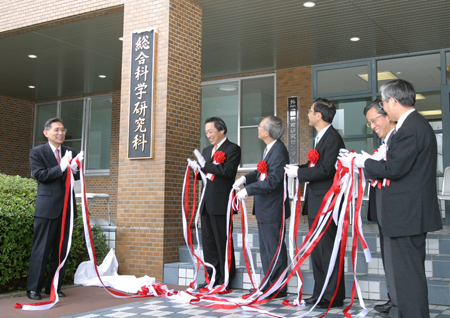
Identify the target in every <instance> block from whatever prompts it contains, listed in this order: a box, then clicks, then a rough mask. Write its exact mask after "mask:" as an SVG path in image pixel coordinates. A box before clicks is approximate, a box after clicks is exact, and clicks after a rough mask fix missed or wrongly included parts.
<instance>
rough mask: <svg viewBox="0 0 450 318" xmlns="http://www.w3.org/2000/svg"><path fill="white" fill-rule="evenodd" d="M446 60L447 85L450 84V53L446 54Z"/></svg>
mask: <svg viewBox="0 0 450 318" xmlns="http://www.w3.org/2000/svg"><path fill="white" fill-rule="evenodd" d="M445 60H446V61H447V62H446V64H447V65H446V70H447V85H448V84H450V52H447V54H445Z"/></svg>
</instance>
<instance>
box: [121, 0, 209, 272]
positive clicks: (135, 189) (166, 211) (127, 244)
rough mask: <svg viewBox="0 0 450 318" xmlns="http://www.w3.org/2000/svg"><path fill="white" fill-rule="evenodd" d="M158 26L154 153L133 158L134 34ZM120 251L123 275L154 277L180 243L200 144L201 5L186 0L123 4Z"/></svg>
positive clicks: (175, 257) (175, 254)
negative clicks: (186, 188)
mask: <svg viewBox="0 0 450 318" xmlns="http://www.w3.org/2000/svg"><path fill="white" fill-rule="evenodd" d="M152 28H156V29H157V33H156V37H155V58H154V88H153V89H154V92H153V97H154V98H153V116H154V120H153V136H154V137H153V138H154V142H153V158H151V159H139V160H130V159H128V155H127V153H128V151H127V149H128V118H129V108H130V105H129V95H130V74H131V71H130V65H131V60H130V59H131V48H132V43H131V42H132V41H131V33H132V32H136V31H143V30H150V29H152ZM123 37H124V39H123V57H122V89H121V92H122V96H121V110H120V141H119V143H120V145H119V172H118V197H117V232H116V256H117V259H118V261H119V273H120V274H129V275H136V276H137V277H141V276H143V275H148V276H153V277H156V280H157V281H162V279H163V272H164V268H163V267H164V263H170V262H176V261H178V247H179V246H180V245H182V244H183V235H182V222H181V191H182V183H183V178H184V172H185V170H186V163H187V162H186V158H193V154H192V151H193V150H194V149H195V148H198V147H199V143H200V104H201V47H202V46H201V44H202V42H201V41H202V9H201V8H200V7H199V6H197V5H195V4H193V3H191V2H189V1H186V0H158V1H153V0H145V1H137V0H127V1H125V2H124V35H123Z"/></svg>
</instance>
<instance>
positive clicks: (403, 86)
mask: <svg viewBox="0 0 450 318" xmlns="http://www.w3.org/2000/svg"><path fill="white" fill-rule="evenodd" d="M380 92H381V98H382V99H383V100H384V101H388V100H389V99H390V98H391V97H392V98H394V99H396V100H397V101H398V103H399V104H400V105H402V106H405V107H408V106H414V104H415V103H416V91H415V89H414V86H413V85H412V84H411V83H410V82H408V81H405V80H402V79H396V80H392V81H389V82H387V83H385V84H383V85H381V87H380Z"/></svg>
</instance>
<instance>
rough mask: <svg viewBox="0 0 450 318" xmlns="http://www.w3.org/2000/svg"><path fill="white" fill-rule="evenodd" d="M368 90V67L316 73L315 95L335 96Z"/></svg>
mask: <svg viewBox="0 0 450 318" xmlns="http://www.w3.org/2000/svg"><path fill="white" fill-rule="evenodd" d="M368 89H369V75H368V66H367V65H362V66H354V67H345V68H336V69H329V70H323V71H318V72H317V94H318V95H319V96H320V95H327V94H337V93H345V92H356V91H367V90H368Z"/></svg>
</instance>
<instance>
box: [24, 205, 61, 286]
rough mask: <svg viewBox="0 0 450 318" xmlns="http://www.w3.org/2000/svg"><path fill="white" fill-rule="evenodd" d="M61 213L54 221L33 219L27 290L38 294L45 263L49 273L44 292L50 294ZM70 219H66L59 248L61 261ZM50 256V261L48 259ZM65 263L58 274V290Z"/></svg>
mask: <svg viewBox="0 0 450 318" xmlns="http://www.w3.org/2000/svg"><path fill="white" fill-rule="evenodd" d="M61 223H62V213H61V215H60V216H59V217H57V218H56V219H45V218H40V217H35V218H34V236H33V246H32V249H31V257H30V268H29V270H28V278H27V289H28V290H32V291H38V292H40V291H41V290H42V285H43V280H44V276H45V270H46V268H47V263H48V264H49V271H48V276H47V284H46V287H45V291H46V292H50V290H51V286H52V280H53V276H55V272H56V269H57V268H58V265H59V243H60V242H59V241H60V237H61ZM69 227H70V218H69V216H67V217H66V224H65V230H64V240H63V245H62V248H61V261H63V259H64V256H65V255H66V252H67V242H68V239H69ZM49 255H50V259H49ZM66 267H67V261H66V263H65V264H64V266H63V267H62V268H61V270H60V272H59V281H58V290H60V289H61V284H62V280H63V278H64V273H65V271H66Z"/></svg>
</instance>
